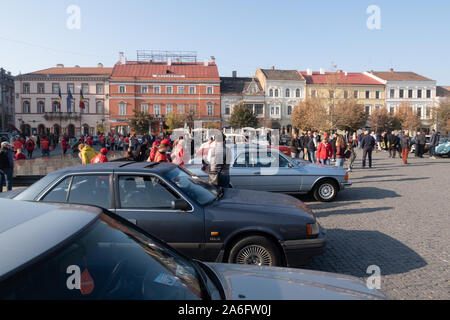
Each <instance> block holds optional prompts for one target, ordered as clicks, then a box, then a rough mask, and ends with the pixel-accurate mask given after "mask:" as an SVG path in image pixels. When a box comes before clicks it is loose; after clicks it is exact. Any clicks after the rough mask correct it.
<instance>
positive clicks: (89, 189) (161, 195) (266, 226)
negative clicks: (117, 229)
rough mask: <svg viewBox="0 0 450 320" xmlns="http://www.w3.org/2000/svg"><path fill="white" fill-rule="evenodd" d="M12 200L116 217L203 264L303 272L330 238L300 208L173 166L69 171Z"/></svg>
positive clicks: (105, 165) (121, 164) (99, 166)
mask: <svg viewBox="0 0 450 320" xmlns="http://www.w3.org/2000/svg"><path fill="white" fill-rule="evenodd" d="M11 197H12V198H14V199H15V200H33V201H43V202H58V203H64V202H67V203H78V204H88V205H95V206H99V207H102V208H105V209H109V210H110V211H112V212H115V213H117V214H119V215H120V216H122V217H123V218H125V219H128V220H129V221H131V222H132V223H134V224H136V225H137V226H139V227H141V228H142V229H144V230H145V231H147V232H149V233H151V234H153V235H155V236H157V237H158V238H160V239H163V240H164V241H166V242H167V243H169V244H170V245H171V246H173V247H174V248H176V249H178V250H179V251H181V252H182V253H184V254H186V255H187V256H189V257H192V258H196V259H200V260H204V261H216V262H230V263H239V264H255V265H269V266H300V265H302V264H304V263H305V262H306V261H307V260H308V258H309V257H311V256H313V255H317V254H320V253H322V252H324V250H325V248H326V237H325V231H324V230H322V229H321V227H320V226H319V224H318V223H317V221H316V218H315V216H314V214H313V213H312V211H311V210H309V209H308V208H307V207H306V206H305V205H304V204H303V203H302V202H301V201H300V200H298V199H296V198H294V197H291V196H288V195H283V194H274V193H268V192H260V191H250V190H236V189H223V188H216V187H214V186H212V185H210V184H208V183H205V182H203V181H202V180H201V179H199V178H197V177H195V176H193V175H192V174H190V173H189V172H188V171H186V170H183V169H182V168H180V167H178V166H176V165H173V164H169V163H161V164H158V163H145V162H144V163H142V162H109V163H102V164H90V165H85V166H77V167H72V168H66V169H63V170H60V171H56V172H53V173H50V174H49V175H47V176H46V177H44V178H43V179H41V180H40V181H38V182H36V183H35V184H33V185H32V186H30V187H29V188H27V189H25V190H24V191H22V192H20V193H19V194H18V195H17V191H15V192H12V193H11Z"/></svg>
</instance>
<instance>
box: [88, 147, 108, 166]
mask: <svg viewBox="0 0 450 320" xmlns="http://www.w3.org/2000/svg"><path fill="white" fill-rule="evenodd" d="M107 154H108V149H106V148H102V149H101V150H100V153H99V154H98V155H96V156H95V157H94V158H92V160H91V163H103V162H108V157H107V156H106V155H107Z"/></svg>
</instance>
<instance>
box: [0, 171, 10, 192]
mask: <svg viewBox="0 0 450 320" xmlns="http://www.w3.org/2000/svg"><path fill="white" fill-rule="evenodd" d="M12 176H13V169H11V168H3V169H0V192H2V191H3V179H4V178H3V177H5V178H6V191H11V190H12Z"/></svg>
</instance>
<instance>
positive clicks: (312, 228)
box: [306, 222, 319, 236]
mask: <svg viewBox="0 0 450 320" xmlns="http://www.w3.org/2000/svg"><path fill="white" fill-rule="evenodd" d="M306 231H307V233H308V236H316V235H318V234H319V224H318V223H317V222H316V223H308V224H307V225H306Z"/></svg>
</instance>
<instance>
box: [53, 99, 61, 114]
mask: <svg viewBox="0 0 450 320" xmlns="http://www.w3.org/2000/svg"><path fill="white" fill-rule="evenodd" d="M52 110H53V112H58V111H59V110H60V107H59V102H58V101H54V102H53V109H52Z"/></svg>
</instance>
